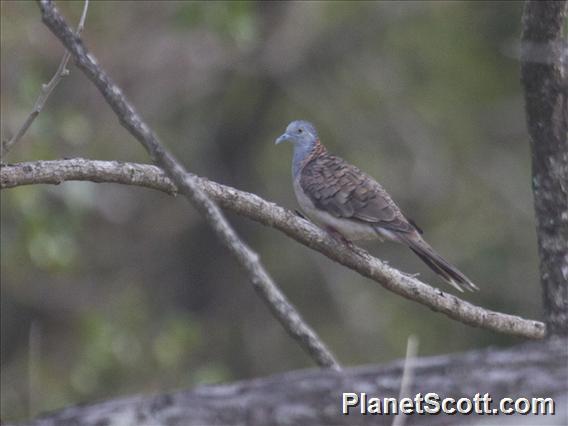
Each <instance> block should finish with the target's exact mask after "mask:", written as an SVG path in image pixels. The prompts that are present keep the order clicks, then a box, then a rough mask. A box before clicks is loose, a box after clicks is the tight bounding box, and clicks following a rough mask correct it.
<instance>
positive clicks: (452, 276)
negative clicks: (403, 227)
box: [397, 233, 479, 292]
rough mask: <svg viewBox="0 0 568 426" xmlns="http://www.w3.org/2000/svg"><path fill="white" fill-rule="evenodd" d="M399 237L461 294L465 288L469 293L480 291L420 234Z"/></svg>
mask: <svg viewBox="0 0 568 426" xmlns="http://www.w3.org/2000/svg"><path fill="white" fill-rule="evenodd" d="M397 237H398V239H399V240H400V242H402V243H403V244H406V245H407V246H408V247H409V248H410V250H412V251H413V252H414V253H416V255H417V256H418V257H419V258H420V259H422V261H423V262H424V263H425V264H426V265H428V266H429V267H430V269H432V270H433V271H434V272H435V273H437V274H438V275H440V276H441V277H442V278H443V279H444V281H446V282H447V283H448V284H450V285H451V286H453V287H455V288H456V289H457V290H459V291H461V292H463V288H466V289H467V290H469V291H475V290H479V288H478V287H477V286H476V285H475V284H474V283H472V282H471V280H470V279H469V278H467V277H466V276H465V275H464V274H462V273H461V272H460V271H459V270H458V269H457V268H456V267H455V266H453V265H452V264H450V263H449V262H448V261H447V260H446V259H444V258H443V257H442V256H440V255H439V254H438V253H436V252H435V251H434V249H433V248H432V247H430V244H428V243H427V242H426V241H424V240H423V239H422V237H421V236H420V235H419V234H418V233H414V234H397ZM462 287H463V288H462Z"/></svg>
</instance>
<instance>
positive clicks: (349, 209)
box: [300, 144, 477, 291]
mask: <svg viewBox="0 0 568 426" xmlns="http://www.w3.org/2000/svg"><path fill="white" fill-rule="evenodd" d="M319 145H320V146H322V145H321V144H319ZM300 185H301V187H302V189H303V191H304V192H305V194H306V195H307V196H308V197H309V198H310V199H311V200H312V202H313V203H314V205H315V206H316V207H317V208H318V209H321V210H324V211H326V212H328V213H330V214H332V215H333V216H335V217H337V218H344V219H346V220H354V221H358V222H364V223H368V224H369V226H373V227H374V228H375V229H378V228H383V229H386V230H388V231H391V232H392V234H393V236H394V238H395V239H396V240H398V241H399V242H401V243H403V244H406V245H407V246H408V247H409V248H410V249H411V250H412V251H413V252H414V253H415V254H416V255H417V256H418V257H420V259H422V261H424V263H426V265H428V266H429V267H430V268H431V269H432V270H433V271H434V272H436V273H437V274H439V275H440V276H441V277H442V278H444V280H445V281H447V282H448V283H449V284H451V285H452V286H454V287H455V288H457V289H458V290H460V291H463V290H462V288H461V286H463V287H465V288H467V289H468V290H471V291H473V290H477V287H476V286H475V284H473V283H472V282H471V281H470V280H469V279H468V278H467V277H466V276H465V275H464V274H462V273H461V272H460V271H459V270H458V269H457V268H455V267H454V266H452V265H451V264H450V263H449V262H447V261H446V260H445V259H444V258H443V257H442V256H440V255H439V254H438V253H436V252H435V251H434V249H432V247H431V246H430V245H429V244H428V243H427V242H426V241H424V240H423V239H422V237H421V236H420V234H422V230H421V229H420V228H419V227H418V226H416V225H415V224H414V222H413V221H412V220H410V219H407V218H406V217H405V216H404V214H403V213H402V212H401V211H400V209H399V208H398V207H397V206H396V204H395V203H394V202H393V201H392V199H391V198H390V196H389V195H388V193H387V192H386V191H385V190H384V189H383V187H382V186H381V185H380V184H379V183H378V182H377V181H375V180H374V179H373V178H371V177H370V176H368V175H367V174H365V173H364V172H362V171H361V170H359V169H358V168H357V167H355V166H352V165H350V164H348V163H347V162H346V161H345V160H343V159H341V158H339V157H336V156H334V155H330V154H329V153H327V152H326V151H325V148H323V150H321V149H320V150H318V151H317V152H316V153H315V155H313V156H311V158H310V159H309V160H308V161H306V163H305V164H304V167H303V168H302V171H301V176H300Z"/></svg>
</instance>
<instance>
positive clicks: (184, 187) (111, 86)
mask: <svg viewBox="0 0 568 426" xmlns="http://www.w3.org/2000/svg"><path fill="white" fill-rule="evenodd" d="M39 5H40V9H41V12H42V19H43V22H44V23H45V24H46V25H47V27H48V28H49V29H50V30H51V31H52V32H53V33H54V34H55V35H56V36H57V37H58V38H59V39H60V40H61V42H62V43H63V44H64V45H65V47H67V49H68V51H69V52H71V55H72V56H73V57H74V59H75V62H76V65H77V67H78V68H79V69H80V70H82V71H83V73H85V75H86V76H87V78H89V80H91V81H92V82H93V84H94V85H95V86H96V87H97V88H98V89H99V91H100V92H101V94H102V95H103V98H104V99H105V100H106V102H107V103H108V104H109V106H110V107H111V108H112V110H113V111H114V112H115V114H116V115H117V117H118V119H119V121H120V123H121V124H122V126H123V127H125V128H126V129H127V130H128V131H129V132H130V134H131V135H132V136H134V138H135V139H136V140H138V142H140V143H141V144H142V146H144V148H145V149H146V151H148V153H149V154H150V156H151V157H152V160H153V162H155V163H156V164H158V165H159V166H160V167H162V168H163V170H164V171H165V172H166V174H167V175H168V177H169V178H170V179H171V180H172V182H174V183H175V185H176V186H177V187H178V189H179V190H180V192H181V193H182V194H184V195H185V196H186V198H187V199H188V200H189V201H190V203H191V204H193V206H194V207H195V208H196V209H197V210H198V211H199V212H200V213H201V215H202V216H203V217H204V218H205V220H206V221H207V223H208V224H209V225H210V226H211V228H212V229H213V231H214V232H215V234H216V235H217V238H219V240H220V241H221V242H222V243H223V244H224V245H225V246H226V247H227V249H228V250H229V253H230V254H231V255H232V256H233V257H234V258H235V260H236V261H237V262H238V263H239V264H240V265H241V267H242V268H243V269H244V270H245V272H246V274H247V276H248V278H249V280H250V282H251V283H252V285H253V288H254V289H255V291H256V292H257V294H258V295H259V296H260V297H261V299H262V300H264V302H265V303H266V304H267V305H268V307H269V308H270V310H271V311H272V313H273V314H274V316H275V317H276V318H277V319H278V321H279V322H280V323H281V324H282V326H283V327H284V329H285V330H286V331H287V332H288V334H289V335H290V336H292V337H293V338H294V339H295V340H296V341H297V342H298V343H299V344H300V346H301V347H302V348H303V349H304V350H305V351H306V352H307V353H308V354H309V355H310V356H311V357H312V359H313V360H314V361H315V362H316V363H317V364H318V365H320V366H322V367H330V368H333V369H336V370H339V369H340V366H339V364H338V362H337V361H336V360H335V357H334V356H333V354H332V353H331V352H330V351H329V349H328V348H327V347H326V345H325V344H324V343H323V342H322V341H321V339H320V338H319V337H318V336H317V334H316V333H315V332H314V331H313V330H312V329H311V328H310V327H309V326H308V325H307V324H306V323H305V322H304V320H303V319H302V317H301V316H300V314H299V313H298V312H297V311H296V309H295V308H294V307H293V306H292V304H291V303H290V302H289V301H288V299H287V298H286V296H284V294H283V293H282V292H281V291H280V289H279V288H278V287H277V286H276V284H275V283H274V281H273V280H272V278H271V277H270V276H269V275H268V272H266V270H265V269H264V266H263V265H262V263H261V262H260V260H259V256H258V254H257V253H255V252H254V251H252V250H251V249H250V248H249V247H248V246H247V245H246V244H245V243H244V242H243V241H241V239H240V238H239V236H238V235H237V234H236V232H235V231H234V230H233V228H232V227H231V225H230V224H229V223H228V222H227V220H226V219H225V217H224V216H223V213H222V212H221V210H220V209H219V207H218V206H217V205H216V204H215V203H214V202H213V201H211V199H210V198H209V197H208V195H207V194H206V193H205V192H204V191H203V189H202V188H201V186H200V185H199V180H198V178H197V177H196V176H195V175H192V174H189V173H187V172H186V171H185V169H184V168H183V166H182V165H181V164H180V163H178V161H177V160H176V159H175V158H174V157H173V155H171V154H170V153H169V152H168V151H167V150H166V149H165V148H164V146H163V145H162V144H161V142H160V141H159V139H158V137H157V135H156V134H155V133H154V131H153V130H152V129H151V128H150V127H149V126H148V125H147V124H146V123H145V122H144V121H143V120H142V118H141V117H140V115H139V114H138V113H137V112H136V110H135V109H134V107H133V106H132V104H131V103H130V102H129V101H128V100H127V99H126V97H125V96H124V94H123V93H122V90H121V89H120V88H119V87H118V86H117V85H116V84H115V83H114V81H113V80H112V79H111V78H110V76H109V75H108V74H107V73H106V72H105V71H104V70H103V69H102V68H101V66H100V65H99V64H98V61H97V60H96V58H95V56H94V55H93V54H92V53H90V52H88V50H87V49H86V48H85V47H84V45H83V42H82V40H81V38H80V37H79V36H78V35H77V34H75V33H74V32H73V31H72V30H71V28H70V27H69V25H67V23H66V22H65V20H64V19H63V17H62V16H61V15H60V14H59V11H58V10H57V9H56V8H55V6H54V5H53V2H52V1H50V0H41V1H40V4H39Z"/></svg>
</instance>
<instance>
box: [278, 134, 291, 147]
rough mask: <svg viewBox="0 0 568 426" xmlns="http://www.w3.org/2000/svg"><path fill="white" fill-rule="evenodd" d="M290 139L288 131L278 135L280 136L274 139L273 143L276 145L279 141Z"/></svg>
mask: <svg viewBox="0 0 568 426" xmlns="http://www.w3.org/2000/svg"><path fill="white" fill-rule="evenodd" d="M290 139H292V137H291V136H290V135H289V134H288V133H284V134H282V135H280V136H279V137H278V139H276V141H275V142H274V144H275V145H278V144H279V143H282V142H286V141H289V140H290Z"/></svg>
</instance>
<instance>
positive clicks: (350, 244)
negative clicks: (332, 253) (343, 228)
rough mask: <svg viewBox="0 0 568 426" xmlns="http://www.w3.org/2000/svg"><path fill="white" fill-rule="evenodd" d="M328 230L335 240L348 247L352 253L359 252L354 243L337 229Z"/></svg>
mask: <svg viewBox="0 0 568 426" xmlns="http://www.w3.org/2000/svg"><path fill="white" fill-rule="evenodd" d="M326 230H327V232H328V233H329V234H330V235H331V236H332V237H333V238H335V239H336V240H338V241H339V242H341V243H342V244H344V245H346V246H347V247H348V248H350V249H351V250H352V251H354V252H357V250H356V248H355V244H353V241H351V240H348V239H347V238H345V237H344V236H343V234H342V233H341V232H339V231H338V230H336V229H335V228H331V227H326Z"/></svg>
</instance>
